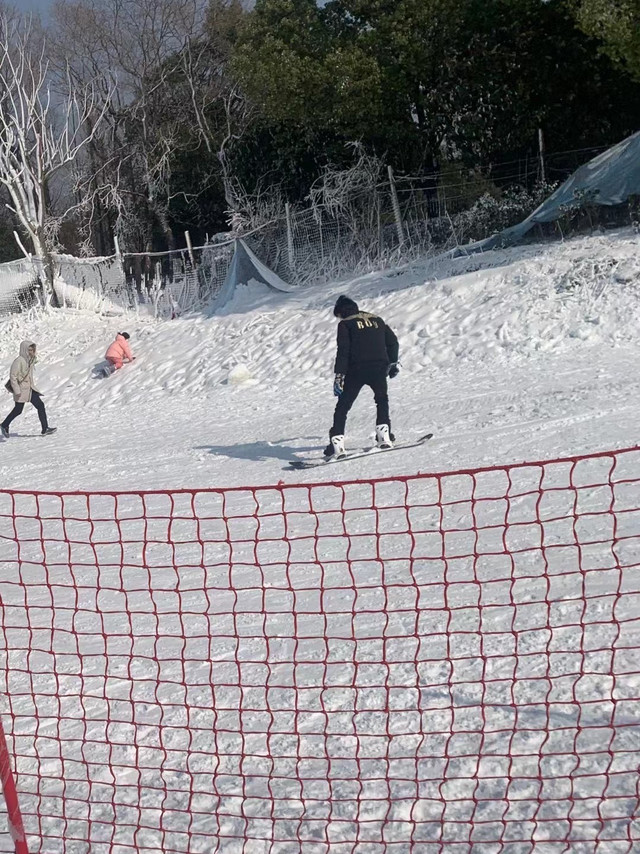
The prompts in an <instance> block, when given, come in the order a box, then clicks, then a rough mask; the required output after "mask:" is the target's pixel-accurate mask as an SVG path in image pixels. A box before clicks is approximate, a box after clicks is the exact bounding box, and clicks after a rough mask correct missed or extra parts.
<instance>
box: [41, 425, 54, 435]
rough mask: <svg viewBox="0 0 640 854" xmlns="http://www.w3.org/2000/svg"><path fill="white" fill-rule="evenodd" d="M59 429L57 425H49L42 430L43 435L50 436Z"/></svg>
mask: <svg viewBox="0 0 640 854" xmlns="http://www.w3.org/2000/svg"><path fill="white" fill-rule="evenodd" d="M57 429H58V428H57V427H47V429H46V430H43V431H42V435H43V436H50V435H51V434H52V433H55V432H56V430H57Z"/></svg>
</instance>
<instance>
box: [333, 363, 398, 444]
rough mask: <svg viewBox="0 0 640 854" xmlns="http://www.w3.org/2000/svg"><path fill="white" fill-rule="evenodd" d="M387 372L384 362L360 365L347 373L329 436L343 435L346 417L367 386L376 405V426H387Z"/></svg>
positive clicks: (389, 423) (388, 422) (388, 421)
mask: <svg viewBox="0 0 640 854" xmlns="http://www.w3.org/2000/svg"><path fill="white" fill-rule="evenodd" d="M387 370H388V365H387V364H386V363H385V362H371V363H370V364H368V365H360V366H358V367H357V368H352V369H351V370H349V371H347V374H346V376H345V378H344V390H343V392H342V394H341V395H340V397H339V398H338V403H337V405H336V411H335V413H334V416H333V426H332V428H331V431H330V432H329V435H330V436H342V435H344V431H345V427H346V424H347V415H348V414H349V410H350V409H351V407H352V406H353V404H354V403H355V401H356V398H357V397H358V395H359V394H360V392H361V390H362V388H363V387H364V386H366V385H367V386H369V388H370V389H371V390H372V391H373V398H374V400H375V404H376V425H377V424H388V425H389V430H390V431H391V422H390V420H389V395H388V392H387Z"/></svg>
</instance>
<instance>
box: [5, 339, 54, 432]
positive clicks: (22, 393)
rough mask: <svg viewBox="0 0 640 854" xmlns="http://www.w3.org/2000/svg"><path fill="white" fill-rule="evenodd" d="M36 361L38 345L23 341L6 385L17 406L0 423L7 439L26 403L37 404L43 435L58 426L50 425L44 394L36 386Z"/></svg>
mask: <svg viewBox="0 0 640 854" xmlns="http://www.w3.org/2000/svg"><path fill="white" fill-rule="evenodd" d="M36 362H37V358H36V345H35V344H34V343H33V341H23V342H22V343H21V344H20V355H19V356H18V358H17V359H14V361H13V364H12V365H11V371H10V373H9V382H8V383H7V384H6V386H5V387H6V389H7V391H10V392H11V393H12V394H13V399H14V401H15V406H14V407H13V409H12V410H11V412H10V413H9V414H8V415H7V417H6V418H5V419H4V421H3V422H2V424H0V433H2V435H3V436H4V438H5V439H8V438H9V427H10V425H11V422H12V421H13V420H14V419H15V418H17V417H18V415H22V410H23V409H24V405H25V403H32V404H33V405H34V406H35V408H36V410H37V412H38V418H39V419H40V426H41V427H42V435H43V436H49V435H50V434H51V433H55V432H56V429H57V428H56V427H49V423H48V421H47V412H46V409H45V408H44V402H43V400H42V396H41V394H40V392H39V391H38V389H37V388H36V386H35V382H34V378H33V372H34V368H35V364H36Z"/></svg>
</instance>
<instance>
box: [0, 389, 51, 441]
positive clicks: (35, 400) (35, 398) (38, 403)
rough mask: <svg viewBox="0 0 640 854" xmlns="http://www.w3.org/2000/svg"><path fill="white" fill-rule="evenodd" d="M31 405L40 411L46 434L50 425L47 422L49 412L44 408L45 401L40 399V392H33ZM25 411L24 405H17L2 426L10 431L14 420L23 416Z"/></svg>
mask: <svg viewBox="0 0 640 854" xmlns="http://www.w3.org/2000/svg"><path fill="white" fill-rule="evenodd" d="M31 403H32V404H33V405H34V406H35V408H36V409H37V410H38V418H39V419H40V425H41V427H42V432H43V433H44V431H45V430H46V429H47V427H48V426H49V424H48V422H47V411H46V409H45V408H44V401H43V400H42V398H41V397H40V393H39V392H37V391H32V392H31ZM23 409H24V403H16V405H15V406H14V407H13V409H12V410H11V412H10V413H9V414H8V415H7V417H6V418H5V419H4V421H3V422H2V426H3V427H4V428H5V429H7V430H8V429H9V425H10V424H11V422H12V421H13V420H14V418H17V417H18V415H22V410H23Z"/></svg>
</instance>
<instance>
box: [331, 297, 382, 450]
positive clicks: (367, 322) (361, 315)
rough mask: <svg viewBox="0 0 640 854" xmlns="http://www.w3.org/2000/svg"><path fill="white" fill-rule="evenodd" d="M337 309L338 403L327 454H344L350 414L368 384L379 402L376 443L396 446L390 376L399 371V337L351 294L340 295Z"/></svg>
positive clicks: (377, 404) (377, 407)
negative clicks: (390, 411) (358, 304)
mask: <svg viewBox="0 0 640 854" xmlns="http://www.w3.org/2000/svg"><path fill="white" fill-rule="evenodd" d="M333 313H334V315H335V316H336V317H339V318H340V323H339V324H338V353H337V356H336V363H335V367H334V371H335V379H334V383H333V393H334V394H335V395H336V397H337V398H338V403H337V405H336V410H335V414H334V416H333V426H332V427H331V430H330V432H329V439H330V441H329V444H328V445H327V447H326V448H325V449H324V456H325V457H326V458H327V459H329V458H330V457H332V456H334V455H335V456H336V457H339V456H342V455H344V453H345V447H344V431H345V426H346V422H347V415H348V413H349V410H350V409H351V407H352V406H353V404H354V402H355V400H356V398H357V397H358V395H359V394H360V390H361V389H362V387H363V386H365V385H368V386H369V388H370V389H372V391H373V395H374V400H375V403H376V443H377V445H378V447H381V448H389V447H392V446H393V442H394V441H395V436H394V435H393V433H392V432H391V422H390V419H389V397H388V394H387V377H389V378H391V379H393V377H396V376H397V375H398V339H397V338H396V336H395V334H394V333H393V331H392V330H391V329H390V328H389V327H388V326H387V324H386V323H385V322H384V320H382V318H380V317H377V316H376V315H374V314H369V313H368V312H366V311H360V309H359V308H358V306H357V304H356V303H355V302H354V301H353V300H352V299H349V297H347V296H341V297H339V298H338V301H337V302H336V304H335V307H334V309H333Z"/></svg>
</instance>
